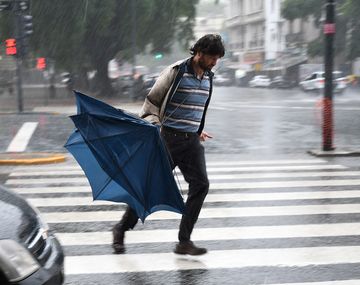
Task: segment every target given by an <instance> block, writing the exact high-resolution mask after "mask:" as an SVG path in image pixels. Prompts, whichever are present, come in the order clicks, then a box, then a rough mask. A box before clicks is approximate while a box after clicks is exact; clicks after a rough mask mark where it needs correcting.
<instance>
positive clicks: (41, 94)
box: [0, 88, 143, 114]
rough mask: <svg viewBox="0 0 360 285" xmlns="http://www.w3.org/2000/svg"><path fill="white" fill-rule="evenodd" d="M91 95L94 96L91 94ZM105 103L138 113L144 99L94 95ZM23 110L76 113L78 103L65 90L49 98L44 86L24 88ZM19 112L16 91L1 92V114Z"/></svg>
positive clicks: (58, 91)
mask: <svg viewBox="0 0 360 285" xmlns="http://www.w3.org/2000/svg"><path fill="white" fill-rule="evenodd" d="M89 96H93V95H92V94H89ZM93 97H94V96H93ZM94 98H96V99H99V100H101V101H104V102H105V103H107V104H109V105H111V106H114V107H115V108H121V109H124V110H126V111H129V112H133V113H137V112H138V111H139V110H140V108H141V106H142V104H143V100H139V101H135V102H133V101H132V100H131V99H130V98H128V97H127V95H124V96H123V97H121V96H120V95H114V96H113V97H106V96H104V97H94ZM22 105H23V112H24V113H29V112H30V113H31V112H37V113H38V112H45V113H60V114H75V113H76V103H75V96H72V95H70V94H69V93H66V92H64V90H57V95H56V97H55V98H49V95H48V91H47V90H46V89H44V88H40V89H24V92H23V104H22ZM17 112H18V98H17V94H16V92H14V93H13V94H8V93H3V94H0V114H4V113H5V114H6V113H17Z"/></svg>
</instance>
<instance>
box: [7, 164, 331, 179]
mask: <svg viewBox="0 0 360 285" xmlns="http://www.w3.org/2000/svg"><path fill="white" fill-rule="evenodd" d="M325 162H326V161H322V160H321V161H313V162H312V161H310V160H304V161H300V162H297V161H294V162H293V161H291V160H289V161H285V162H282V161H278V162H274V163H272V164H273V165H279V164H307V163H312V164H319V163H325ZM262 164H264V165H266V163H265V162H264V163H261V161H260V163H258V162H248V163H246V162H241V161H234V162H229V161H224V162H217V163H215V162H214V163H207V166H208V167H209V166H210V167H209V169H210V168H211V166H213V167H216V166H239V165H262ZM45 172H46V173H45ZM44 174H46V175H49V176H50V175H83V174H84V172H83V170H82V169H80V168H79V167H78V166H75V165H74V166H71V168H70V167H69V166H63V167H59V166H56V167H55V168H54V167H49V168H43V167H41V166H35V167H34V166H33V167H31V168H25V169H24V168H20V169H16V170H15V171H14V172H13V173H11V174H10V176H11V177H16V176H42V175H44Z"/></svg>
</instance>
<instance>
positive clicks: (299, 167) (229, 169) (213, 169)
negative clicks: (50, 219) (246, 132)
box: [14, 164, 348, 175]
mask: <svg viewBox="0 0 360 285" xmlns="http://www.w3.org/2000/svg"><path fill="white" fill-rule="evenodd" d="M347 168H348V167H346V166H343V165H336V164H335V165H332V164H329V165H328V164H321V165H281V166H248V167H244V166H243V167H238V166H232V167H207V172H209V173H211V172H258V171H278V170H284V171H286V170H290V171H298V170H333V169H347ZM61 171H67V173H68V172H69V171H77V173H78V174H83V171H82V170H81V169H80V167H78V166H63V167H56V168H50V167H49V168H40V166H38V167H36V168H35V167H34V168H28V169H22V168H21V169H16V170H15V171H14V173H22V174H25V173H29V172H37V174H39V175H41V174H43V173H51V172H55V173H57V174H59V173H60V172H61ZM177 172H178V173H179V171H177Z"/></svg>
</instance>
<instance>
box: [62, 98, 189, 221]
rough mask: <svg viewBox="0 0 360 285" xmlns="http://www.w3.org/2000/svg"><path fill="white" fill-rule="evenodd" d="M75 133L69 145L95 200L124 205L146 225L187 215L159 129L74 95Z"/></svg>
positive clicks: (110, 107) (122, 112) (67, 146)
mask: <svg viewBox="0 0 360 285" xmlns="http://www.w3.org/2000/svg"><path fill="white" fill-rule="evenodd" d="M75 96H76V103H77V109H78V114H77V115H74V116H71V117H70V118H71V119H72V121H73V122H74V124H75V126H76V130H75V131H74V132H73V133H72V134H71V135H70V137H69V139H68V141H67V142H66V144H65V147H66V148H67V150H68V151H69V152H70V153H71V154H72V155H73V156H74V158H75V159H76V160H77V162H78V163H79V165H80V166H81V168H82V169H83V170H84V173H85V175H86V177H87V178H88V180H89V183H90V186H91V189H92V194H93V198H94V200H107V201H114V202H124V203H126V204H128V205H129V206H130V207H131V208H132V209H134V210H135V211H136V213H137V215H138V217H139V218H140V219H141V220H142V221H143V222H144V220H145V218H146V217H147V216H148V215H149V214H151V213H153V212H155V211H159V210H167V211H173V212H177V213H180V214H183V213H184V209H185V206H184V202H183V199H182V197H181V195H180V192H179V189H178V187H177V184H176V182H175V179H174V176H173V175H172V169H171V165H170V161H169V158H168V153H167V150H166V147H165V145H164V143H163V141H162V139H161V137H160V132H159V128H158V127H157V126H154V125H152V124H150V123H149V122H147V121H145V120H143V119H141V118H139V117H136V116H135V115H131V114H128V113H125V112H124V111H122V110H119V109H116V108H114V107H112V106H110V105H108V104H105V103H104V102H101V101H99V100H96V99H94V98H91V97H89V96H86V95H84V94H82V93H80V92H75Z"/></svg>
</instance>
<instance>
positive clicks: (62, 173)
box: [9, 171, 360, 181]
mask: <svg viewBox="0 0 360 285" xmlns="http://www.w3.org/2000/svg"><path fill="white" fill-rule="evenodd" d="M65 175H66V176H80V178H81V177H83V176H84V173H80V172H78V171H76V172H75V171H57V172H48V173H46V177H47V178H44V177H42V178H41V179H53V178H52V177H51V176H56V177H59V176H65ZM9 176H10V177H18V178H20V177H32V179H34V178H36V179H39V178H38V177H37V176H44V173H43V172H28V173H19V172H13V173H11V174H10V175H9ZM337 176H359V177H360V171H332V172H328V171H320V172H285V173H284V172H271V173H266V172H265V173H246V174H222V175H216V174H210V175H209V180H210V181H212V180H236V179H265V178H300V177H337ZM178 178H179V180H181V181H184V178H183V176H182V175H181V174H179V175H178ZM57 179H61V178H57ZM63 179H65V178H63ZM66 179H67V178H66Z"/></svg>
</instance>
